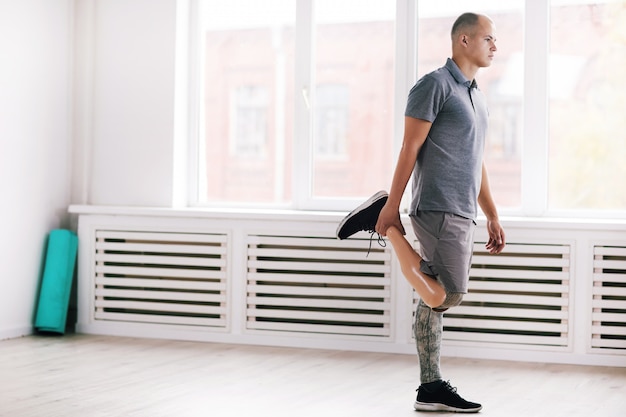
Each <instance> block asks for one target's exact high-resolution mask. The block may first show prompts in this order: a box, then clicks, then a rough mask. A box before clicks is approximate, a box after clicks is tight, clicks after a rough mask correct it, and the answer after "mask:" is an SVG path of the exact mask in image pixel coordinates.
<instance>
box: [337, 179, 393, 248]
mask: <svg viewBox="0 0 626 417" xmlns="http://www.w3.org/2000/svg"><path fill="white" fill-rule="evenodd" d="M388 197H389V194H387V192H386V191H379V192H377V193H376V194H374V195H373V196H371V197H370V198H369V199H367V201H366V202H365V203H363V204H361V205H360V206H359V207H357V208H355V209H354V210H352V211H351V212H350V214H348V215H347V216H346V217H344V219H343V220H342V221H341V223H339V226H338V227H337V237H338V238H339V239H347V238H349V237H350V236H352V235H353V234H355V233H357V232H361V231H364V232H370V233H373V232H374V228H375V227H376V221H378V215H379V214H380V211H381V210H382V209H383V206H384V205H385V203H386V202H387V198H388Z"/></svg>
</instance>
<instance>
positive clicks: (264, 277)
mask: <svg viewBox="0 0 626 417" xmlns="http://www.w3.org/2000/svg"><path fill="white" fill-rule="evenodd" d="M248 280H249V281H251V282H252V281H264V282H291V283H308V284H332V285H345V286H351V285H367V286H372V285H379V286H381V285H382V286H384V285H388V284H389V279H388V278H377V277H372V276H368V275H358V274H357V271H354V273H353V274H351V275H322V274H316V275H311V274H301V273H298V274H284V273H283V274H275V273H271V272H263V273H257V272H248Z"/></svg>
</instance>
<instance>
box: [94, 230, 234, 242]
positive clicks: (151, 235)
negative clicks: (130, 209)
mask: <svg viewBox="0 0 626 417" xmlns="http://www.w3.org/2000/svg"><path fill="white" fill-rule="evenodd" d="M96 239H100V240H104V239H118V240H123V241H147V242H182V243H185V244H190V243H216V244H223V243H226V242H227V241H228V239H227V235H225V234H217V233H216V234H205V233H179V232H171V233H168V232H162V231H159V232H152V231H135V230H97V231H96Z"/></svg>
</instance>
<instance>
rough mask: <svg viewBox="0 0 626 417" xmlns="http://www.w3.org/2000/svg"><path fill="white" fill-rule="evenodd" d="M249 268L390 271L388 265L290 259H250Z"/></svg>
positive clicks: (357, 271)
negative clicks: (293, 260) (291, 260)
mask: <svg viewBox="0 0 626 417" xmlns="http://www.w3.org/2000/svg"><path fill="white" fill-rule="evenodd" d="M248 268H250V269H257V270H259V269H264V270H270V271H272V270H279V271H280V270H286V271H294V272H295V271H320V272H356V273H359V272H361V273H363V272H367V273H372V274H377V273H378V274H380V273H384V272H386V271H388V269H389V267H388V266H387V265H384V264H382V265H378V264H369V263H360V264H354V263H353V264H341V263H321V262H303V261H298V262H289V261H282V260H279V261H257V260H249V261H248Z"/></svg>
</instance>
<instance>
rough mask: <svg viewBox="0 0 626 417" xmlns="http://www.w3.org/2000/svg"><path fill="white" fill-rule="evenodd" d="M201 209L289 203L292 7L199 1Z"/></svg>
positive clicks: (244, 0)
mask: <svg viewBox="0 0 626 417" xmlns="http://www.w3.org/2000/svg"><path fill="white" fill-rule="evenodd" d="M198 6H199V7H198V11H199V13H198V15H199V16H200V19H199V22H198V27H199V33H200V35H199V36H198V38H199V39H198V42H197V43H198V49H199V50H200V53H199V57H200V58H199V59H198V61H199V62H200V67H201V68H200V69H199V73H200V74H199V76H198V78H199V79H200V80H201V81H200V82H199V83H198V84H199V88H198V90H199V91H200V94H201V98H200V99H199V100H198V101H199V102H200V103H201V105H200V109H199V117H198V119H199V123H198V124H199V126H200V128H199V129H198V130H199V140H198V142H199V146H198V147H197V149H199V150H200V151H199V152H198V163H197V166H198V167H199V169H198V173H197V176H198V181H197V184H198V186H197V197H196V199H195V200H196V203H197V204H200V205H208V204H216V205H220V206H232V205H253V206H259V205H272V206H281V205H282V206H286V205H288V204H289V202H290V201H291V182H290V181H291V178H292V177H291V175H289V174H288V173H289V172H290V170H291V164H292V158H291V141H292V139H293V133H292V128H293V122H292V119H293V102H294V95H293V76H294V22H295V7H294V2H284V1H280V0H278V1H276V0H274V1H272V0H269V1H263V2H259V1H256V0H241V1H222V0H202V1H200V2H199V3H198Z"/></svg>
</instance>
